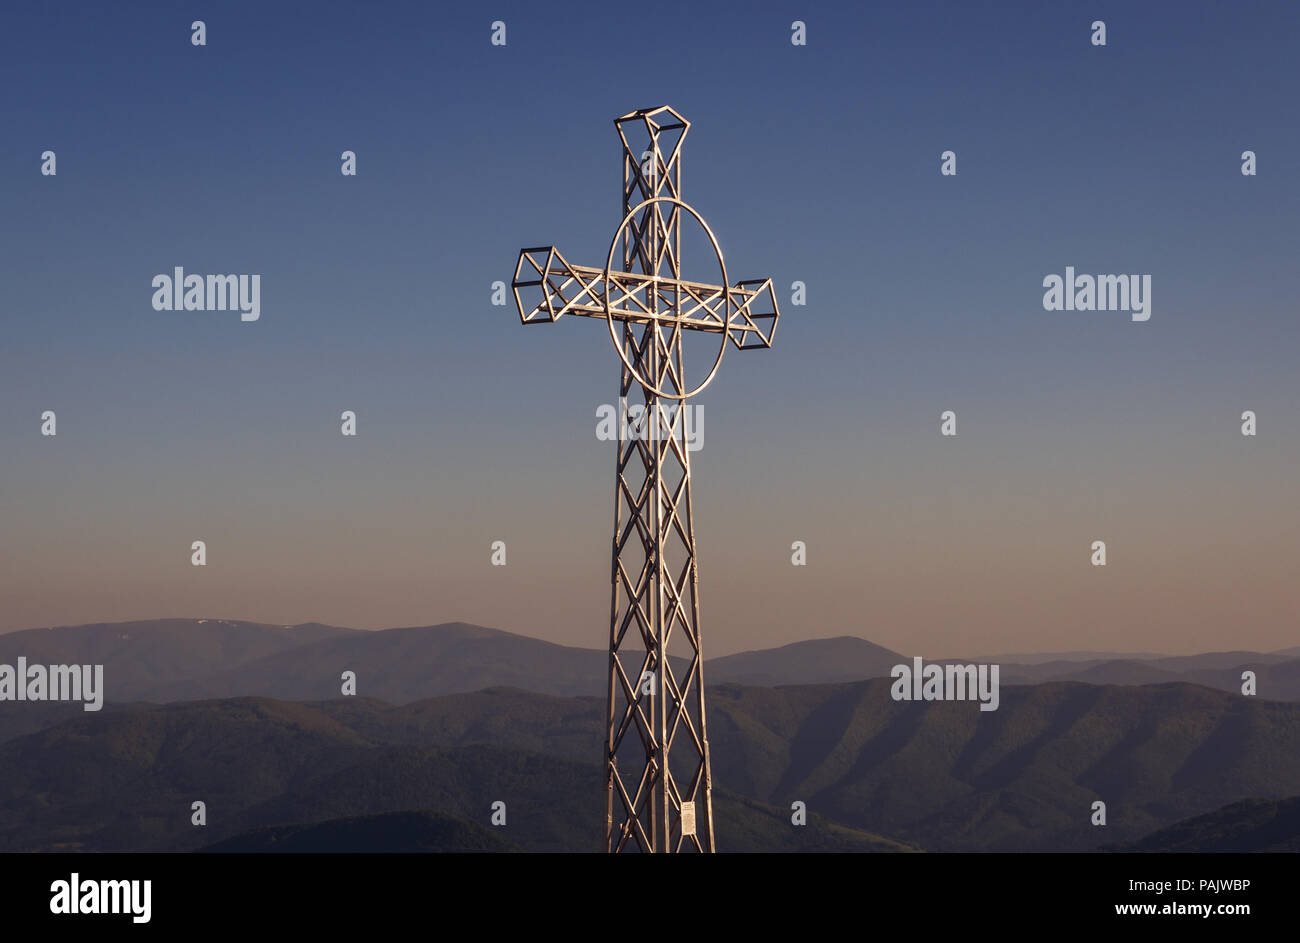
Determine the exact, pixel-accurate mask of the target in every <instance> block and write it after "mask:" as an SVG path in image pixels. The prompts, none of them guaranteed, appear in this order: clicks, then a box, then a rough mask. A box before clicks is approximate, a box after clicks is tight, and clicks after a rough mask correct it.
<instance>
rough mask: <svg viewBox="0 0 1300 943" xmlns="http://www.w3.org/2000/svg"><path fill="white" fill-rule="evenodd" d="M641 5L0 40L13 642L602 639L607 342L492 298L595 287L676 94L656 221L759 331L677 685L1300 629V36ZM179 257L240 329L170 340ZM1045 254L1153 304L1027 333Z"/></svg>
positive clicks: (4, 449) (1035, 316)
mask: <svg viewBox="0 0 1300 943" xmlns="http://www.w3.org/2000/svg"><path fill="white" fill-rule="evenodd" d="M888 6H892V7H895V8H894V9H889V8H886V7H888ZM629 9H632V8H629V7H627V6H626V5H620V4H609V3H587V4H574V3H569V2H564V3H557V4H536V3H498V4H496V5H495V6H494V7H493V8H492V9H491V10H487V8H484V7H482V6H481V5H477V4H431V3H410V4H384V5H382V6H381V5H378V4H365V3H357V4H337V3H334V4H315V3H312V4H306V3H304V4H297V5H290V4H285V3H274V4H220V3H210V4H204V5H203V9H202V10H198V9H197V8H193V9H192V8H191V7H188V6H187V7H183V8H182V7H178V6H176V5H175V4H172V3H160V4H128V5H112V6H109V5H105V4H85V5H67V4H57V3H53V4H44V5H42V7H41V9H40V10H39V11H38V12H33V11H32V10H25V11H23V12H15V11H6V12H5V14H4V15H3V23H0V116H2V126H3V136H2V137H0V221H2V223H0V240H2V241H0V248H2V249H3V253H2V255H0V259H2V261H0V265H2V266H3V276H4V284H5V293H4V294H5V297H4V302H3V307H2V308H0V318H2V320H3V340H2V341H0V629H6V630H7V629H16V628H25V627H30V626H40V625H55V624H69V623H81V622H91V621H109V620H118V619H139V618H155V617H164V616H188V617H213V618H240V619H252V620H258V621H266V622H277V623H294V622H304V621H310V620H316V621H322V622H331V623H336V624H342V625H351V626H358V627H366V628H379V627H388V626H394V625H413V624H428V623H434V622H441V621H448V620H456V619H459V620H465V621H471V622H477V623H481V624H484V625H491V626H496V627H499V628H503V629H507V630H510V631H515V632H520V633H524V634H529V635H535V636H540V637H543V638H547V639H551V640H555V641H559V642H564V643H569V644H580V645H587V646H591V647H602V646H603V645H604V644H605V642H606V639H607V633H608V625H607V620H608V612H609V577H608V574H609V563H608V548H609V539H610V535H609V528H610V526H611V519H612V505H613V472H614V468H613V466H614V458H615V456H614V450H615V447H614V445H612V444H611V443H608V442H602V441H598V440H597V438H596V434H595V429H596V409H597V407H598V406H600V405H601V404H604V403H612V402H613V401H614V398H615V396H616V394H617V380H618V368H617V360H616V358H615V355H614V352H613V350H612V349H611V346H610V342H609V338H608V335H607V333H606V331H605V329H604V326H603V325H601V324H598V323H595V322H592V321H589V320H583V319H578V318H572V319H565V320H562V321H561V322H559V323H558V324H554V325H547V326H539V327H529V328H528V329H524V328H523V327H521V326H520V325H519V323H518V319H517V316H516V314H515V312H514V310H513V308H500V307H493V306H492V304H491V303H490V293H491V289H490V286H491V283H492V282H493V281H494V280H497V279H504V280H509V278H510V276H511V274H512V272H513V267H514V262H515V257H516V253H517V251H518V249H519V248H520V247H521V246H531V245H546V244H551V243H553V244H555V245H557V246H559V247H560V248H561V250H562V251H563V252H564V254H565V255H566V257H567V258H569V259H570V260H571V261H574V262H578V263H585V264H603V261H604V256H605V253H606V251H607V248H608V245H609V240H610V238H611V236H612V234H613V231H614V228H615V226H616V225H617V223H618V213H619V182H620V165H619V153H620V152H619V144H618V138H617V136H616V134H615V132H614V128H613V125H612V121H611V119H613V118H614V117H616V116H617V115H620V114H622V113H625V112H627V111H630V110H632V109H634V108H638V107H645V106H653V105H658V104H671V105H673V106H674V107H676V108H677V109H678V110H679V111H681V112H682V113H683V114H684V115H685V116H686V117H687V118H689V119H690V120H691V121H692V122H693V125H694V126H693V127H692V129H691V131H690V133H689V136H688V137H687V139H686V142H685V157H684V175H685V195H686V198H687V199H688V200H690V201H691V202H692V203H693V204H694V205H695V206H696V207H697V208H698V209H699V210H700V211H701V213H702V214H703V215H704V217H705V218H706V219H707V220H708V221H709V223H710V225H711V226H712V227H713V230H714V231H715V232H716V233H717V235H718V237H719V239H720V241H721V243H722V247H723V249H724V251H725V252H726V257H727V264H728V268H729V271H730V274H731V277H732V279H733V280H735V279H740V278H748V277H755V276H763V275H771V276H773V278H774V279H775V280H776V283H777V286H778V288H779V289H781V292H782V294H781V298H782V304H783V317H782V321H781V324H780V327H779V329H778V332H777V335H776V343H775V346H774V347H773V349H771V350H768V351H759V352H753V353H744V354H738V353H737V352H736V351H734V350H733V351H731V352H730V353H729V354H728V355H727V356H726V358H724V361H723V364H722V369H721V371H720V373H719V377H718V379H717V381H716V382H715V383H714V384H713V385H712V386H711V387H710V388H709V389H708V390H707V391H706V392H705V393H704V394H703V395H702V396H701V397H700V398H699V400H698V402H700V403H701V404H702V405H703V408H704V424H703V448H702V450H701V451H699V452H696V453H695V454H694V456H693V461H694V470H695V488H696V506H697V515H696V530H697V535H698V539H699V552H700V560H701V571H700V573H701V599H702V613H703V630H704V648H705V652H706V654H715V655H717V654H724V653H728V652H733V651H737V650H742V649H747V648H757V647H765V646H769V645H776V644H783V643H786V642H790V641H794V640H798V639H803V638H813V637H822V636H829V635H858V636H862V637H865V638H869V639H872V640H873V641H876V642H879V643H881V644H884V645H887V646H889V647H891V648H894V649H897V650H899V651H902V652H905V653H907V654H909V655H913V654H920V655H924V656H927V657H937V656H942V655H949V654H971V653H981V652H990V651H1007V650H1019V651H1027V650H1038V651H1041V650H1063V649H1109V650H1163V651H1169V652H1191V651H1201V650H1209V649H1228V648H1256V649H1276V648H1281V647H1285V646H1290V645H1297V644H1300V629H1298V628H1297V608H1298V607H1297V601H1296V600H1297V589H1296V585H1297V560H1298V559H1300V509H1298V508H1300V504H1298V502H1297V500H1296V499H1297V494H1296V490H1297V489H1296V481H1297V467H1298V460H1300V415H1298V411H1300V397H1298V396H1297V392H1298V391H1300V381H1297V377H1296V366H1297V358H1298V356H1300V331H1298V330H1297V325H1296V317H1297V313H1296V302H1295V288H1296V278H1295V273H1296V271H1297V254H1298V253H1300V239H1298V238H1297V237H1298V235H1300V214H1298V212H1297V211H1298V210H1300V133H1298V132H1297V125H1296V121H1295V103H1296V101H1297V93H1298V92H1300V69H1297V68H1296V64H1295V63H1296V59H1295V55H1296V52H1295V51H1296V49H1297V48H1300V6H1297V5H1296V4H1289V3H1288V4H1283V3H1238V2H1234V3H1226V2H1225V3H1212V4H1207V3H1181V2H1180V3H1144V4H1132V3H1106V2H1096V0H1094V2H1088V3H1051V4H1043V3H1024V4H970V3H960V2H952V3H945V4H924V3H907V4H901V3H900V4H893V5H885V4H871V5H867V4H854V5H852V6H851V8H849V5H845V4H819V3H809V2H803V0H801V2H796V3H781V4H773V3H751V4H744V5H739V4H736V5H726V6H725V7H724V6H723V5H722V4H708V3H699V2H692V3H682V4H673V3H668V4H654V5H653V6H651V7H645V8H644V9H645V11H646V13H647V15H648V14H649V12H650V11H651V10H654V11H660V10H662V11H664V12H663V13H662V14H661V15H656V16H654V17H649V16H647V18H648V20H650V22H651V32H650V33H649V34H648V35H647V36H646V38H644V39H643V40H640V41H634V39H633V37H634V36H635V35H636V33H635V26H634V24H633V23H632V21H631V19H630V17H629V14H628V12H627V11H628V10H629ZM742 11H743V12H742ZM197 17H202V18H204V19H205V21H206V26H207V46H206V47H202V48H196V47H194V46H192V45H191V43H190V21H191V20H193V19H195V18H197ZM493 19H501V20H504V21H505V22H506V24H507V45H506V46H504V47H494V46H492V45H491V44H490V43H489V37H490V23H491V21H492V20H493ZM795 19H801V20H804V21H805V22H806V24H807V36H808V45H807V46H806V47H802V48H801V47H795V46H792V45H791V43H790V35H791V31H790V24H791V22H792V21H793V20H795ZM1094 19H1102V20H1105V21H1106V24H1107V31H1108V35H1107V39H1108V45H1107V46H1105V47H1104V48H1099V47H1094V46H1093V45H1092V44H1091V43H1090V40H1089V37H1090V29H1089V26H1090V24H1091V22H1092V21H1093V20H1094ZM948 149H952V150H953V151H955V152H956V154H957V167H958V173H957V176H956V177H943V176H941V175H940V173H939V169H940V154H941V152H943V151H944V150H948ZM1247 149H1250V150H1254V151H1255V152H1256V154H1257V160H1258V168H1259V173H1258V176H1255V177H1245V176H1242V174H1241V173H1240V166H1241V159H1240V155H1241V153H1242V151H1243V150H1247ZM45 150H53V151H55V152H56V154H57V168H58V173H57V176H54V177H45V176H42V175H41V174H40V172H39V169H40V155H41V153H42V152H43V151H45ZM344 150H353V151H355V152H356V155H357V170H358V175H357V176H356V177H344V176H342V175H341V174H340V172H339V170H340V154H341V152H342V151H344ZM175 266H183V267H184V268H185V270H186V271H187V272H190V273H200V274H225V273H258V274H260V275H261V276H262V279H261V286H262V287H261V317H260V319H259V320H258V321H256V322H250V323H244V322H241V320H240V318H239V316H238V314H237V313H231V312H202V311H190V312H185V311H179V312H177V311H161V312H159V311H155V310H153V308H152V306H151V298H152V295H153V289H152V288H151V281H152V279H153V277H154V275H156V274H159V273H168V274H170V273H171V272H172V269H173V268H174V267H175ZM1066 266H1073V267H1074V268H1075V269H1076V270H1077V271H1078V272H1087V273H1092V274H1097V273H1147V274H1150V275H1151V276H1152V283H1153V287H1152V295H1153V298H1152V301H1153V305H1152V316H1151V319H1150V320H1149V321H1147V322H1145V323H1134V322H1132V321H1131V320H1130V319H1129V316H1128V315H1127V314H1126V313H1124V312H1080V311H1045V310H1044V309H1043V303H1042V298H1043V288H1042V280H1043V278H1044V276H1046V275H1048V274H1051V273H1057V274H1062V273H1064V270H1065V267H1066ZM794 280H800V281H803V282H805V283H806V284H807V305H806V306H804V307H795V306H791V305H790V304H789V297H790V295H789V287H790V284H791V282H792V281H794ZM347 409H350V410H354V411H355V412H356V413H357V415H358V431H359V434H358V436H357V437H356V438H345V437H343V436H342V435H340V430H339V415H340V413H341V412H342V411H343V410H347ZM949 409H951V410H953V411H955V412H956V414H957V417H958V435H957V437H956V438H951V439H946V438H942V437H941V436H940V435H939V416H940V413H941V412H942V411H944V410H949ZM1247 409H1249V410H1254V411H1256V413H1257V414H1258V417H1259V435H1258V436H1257V437H1255V438H1253V439H1252V438H1245V437H1243V436H1242V435H1241V434H1240V424H1241V420H1240V416H1241V413H1242V411H1243V410H1247ZM45 410H54V411H55V412H56V413H57V417H58V435H57V436H56V437H54V438H47V437H42V436H41V435H40V416H41V413H42V412H43V411H45ZM197 539H201V540H204V541H206V543H207V547H208V565H207V566H206V567H201V568H199V567H192V566H191V565H190V544H191V542H192V541H193V540H197ZM494 540H504V541H505V542H506V545H507V549H508V565H507V566H505V567H493V566H492V565H491V564H490V552H489V545H490V544H491V542H492V541H494ZM794 540H803V541H805V542H806V543H807V546H808V565H807V566H806V567H794V566H792V565H791V563H790V555H791V550H790V545H791V542H792V541H794ZM1094 540H1105V541H1106V543H1107V547H1108V565H1107V566H1106V567H1105V568H1097V567H1093V566H1092V565H1090V560H1089V558H1090V553H1091V551H1090V545H1091V543H1092V541H1094Z"/></svg>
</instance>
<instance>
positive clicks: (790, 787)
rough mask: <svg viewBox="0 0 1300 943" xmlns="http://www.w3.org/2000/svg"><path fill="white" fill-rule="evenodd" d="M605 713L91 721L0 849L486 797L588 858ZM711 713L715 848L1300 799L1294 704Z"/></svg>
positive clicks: (955, 846)
mask: <svg viewBox="0 0 1300 943" xmlns="http://www.w3.org/2000/svg"><path fill="white" fill-rule="evenodd" d="M604 708H605V705H604V700H603V699H602V698H592V697H581V698H573V697H560V696H554V695H544V694H537V693H533V692H526V691H520V690H515V689H493V690H487V691H480V692H476V693H472V694H456V695H447V696H443V697H437V698H430V699H426V700H423V701H418V702H415V703H410V704H405V705H389V704H385V703H383V702H381V701H377V700H374V699H371V698H362V697H355V698H353V697H346V698H337V699H335V700H332V701H326V702H317V703H295V702H286V701H276V700H269V699H265V698H238V699H230V700H218V701H205V702H184V703H176V704H169V705H164V706H151V705H139V706H135V707H119V708H118V709H117V710H112V711H109V710H105V711H103V712H101V713H98V714H83V715H82V716H79V717H75V718H73V719H71V720H66V721H63V722H61V723H59V724H57V725H55V726H53V727H50V728H48V729H46V730H42V731H38V732H36V733H32V734H27V735H25V736H21V737H16V738H14V739H12V740H10V741H8V742H7V743H4V744H0V769H3V770H5V771H6V772H5V776H4V777H2V778H0V851H52V850H61V849H62V850H87V851H89V850H101V851H110V850H151V851H177V850H180V851H183V850H193V849H197V848H200V847H205V846H208V845H211V844H213V843H216V842H221V841H225V840H227V839H235V838H238V837H240V836H246V838H245V839H243V840H247V841H250V842H258V841H261V842H265V841H268V840H270V839H268V837H267V836H268V835H274V834H278V833H267V832H265V831H262V830H265V829H268V828H278V827H284V826H308V825H317V824H320V823H325V822H331V821H335V820H341V819H356V818H359V817H366V816H374V815H380V814H383V813H388V812H398V811H421V812H431V813H438V814H441V815H445V816H451V817H452V818H454V819H457V820H460V821H462V822H465V823H472V824H475V825H480V826H486V825H487V823H488V820H489V815H490V809H491V805H492V803H493V802H494V801H497V800H501V801H504V802H506V803H507V808H508V825H507V826H506V827H505V828H504V829H493V830H492V831H493V833H494V834H498V837H501V838H502V839H503V840H505V841H507V842H509V843H510V844H511V845H513V846H516V847H518V848H521V849H525V850H532V851H546V850H553V851H554V850H564V851H576V850H588V849H591V848H594V847H596V846H597V845H598V843H599V837H598V832H597V829H598V827H599V819H600V816H599V813H598V808H599V805H600V802H601V796H602V789H601V786H602V776H601V772H600V769H599V765H598V764H599V759H598V758H599V756H600V751H601V740H602V734H603V717H604ZM708 709H709V725H710V726H709V736H710V742H711V746H712V748H713V778H714V784H715V796H716V818H717V822H718V825H717V828H718V834H719V836H720V837H719V842H720V844H721V845H722V847H723V850H732V851H741V850H743V851H759V850H836V849H838V850H907V849H910V848H923V849H926V850H932V851H942V850H991V851H1046V850H1051V851H1068V850H1085V849H1092V848H1097V847H1098V846H1100V845H1103V844H1114V843H1123V842H1129V841H1136V840H1138V839H1141V838H1142V837H1143V836H1146V835H1148V834H1150V833H1151V832H1153V831H1155V830H1157V829H1161V828H1166V827H1168V826H1171V825H1174V824H1175V823H1177V822H1179V821H1180V820H1183V819H1187V818H1189V817H1192V816H1197V815H1201V814H1204V813H1207V812H1211V811H1213V810H1215V809H1219V808H1221V807H1223V806H1225V805H1228V804H1229V803H1233V802H1237V801H1240V800H1242V799H1246V798H1262V799H1283V798H1286V797H1288V796H1293V795H1296V794H1297V793H1298V792H1300V704H1288V703H1278V702H1270V701H1264V700H1257V699H1252V698H1243V697H1241V696H1239V695H1231V694H1227V693H1224V692H1219V691H1212V690H1209V689H1206V688H1203V687H1198V686H1194V685H1189V684H1184V683H1172V684H1164V685H1154V686H1146V687H1120V686H1090V685H1084V684H1077V683H1064V684H1063V683H1052V684H1043V685H1038V686H1033V687H1009V688H1004V689H1003V691H1002V698H1001V706H1000V708H999V709H998V710H997V711H993V712H981V711H979V710H978V709H977V708H976V707H975V705H974V704H972V703H969V702H937V701H936V702H911V703H908V702H896V701H893V700H892V699H891V698H890V697H889V681H888V680H887V679H876V680H873V681H866V682H854V683H849V684H831V685H795V686H787V687H781V688H762V687H749V686H742V685H734V684H724V683H718V684H714V685H712V686H711V688H710V697H709V703H708ZM196 800H202V801H204V802H205V803H206V805H207V810H208V824H207V826H206V827H204V828H197V827H194V826H193V825H191V824H190V815H191V811H190V810H191V803H192V802H194V801H196ZM1096 800H1102V801H1104V802H1106V804H1107V810H1108V824H1107V825H1106V826H1105V827H1104V828H1100V827H1094V826H1092V825H1090V823H1089V818H1090V814H1091V805H1092V803H1093V802H1094V801H1096ZM795 801H802V802H804V803H806V806H807V809H808V812H809V823H808V825H806V826H802V827H797V826H793V825H792V824H791V822H790V807H791V803H793V802H795ZM471 832H473V830H471ZM285 834H288V833H285ZM318 834H320V833H318ZM475 834H477V833H476V832H473V834H471V833H466V834H465V835H463V836H461V837H460V838H456V839H455V841H461V840H464V841H471V840H477V839H476V838H474V835H475ZM259 835H260V836H261V837H257V836H259ZM300 840H302V841H309V840H313V839H311V836H310V835H308V836H307V837H305V838H303V839H300ZM430 840H431V841H432V840H433V839H432V838H431V839H430ZM365 841H366V839H364V837H358V838H357V842H358V843H360V845H364V844H365Z"/></svg>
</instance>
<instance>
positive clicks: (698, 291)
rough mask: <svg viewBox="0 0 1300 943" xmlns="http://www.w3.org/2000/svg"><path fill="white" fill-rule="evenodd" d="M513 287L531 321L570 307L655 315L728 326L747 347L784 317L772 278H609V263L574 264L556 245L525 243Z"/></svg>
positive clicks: (703, 326)
mask: <svg viewBox="0 0 1300 943" xmlns="http://www.w3.org/2000/svg"><path fill="white" fill-rule="evenodd" d="M511 287H512V288H513V289H514V294H515V304H516V305H517V306H518V308H519V319H520V320H521V321H522V322H523V323H524V324H536V323H539V322H542V323H549V322H551V321H555V320H558V319H559V318H560V317H561V316H563V315H566V314H575V315H578V316H580V317H585V318H600V319H602V320H603V319H604V318H605V316H606V311H608V314H609V317H611V318H613V319H614V320H617V321H630V322H634V323H637V324H648V323H650V322H652V321H653V322H658V323H659V324H660V325H663V326H668V327H671V326H674V325H679V326H680V327H682V328H685V329H689V330H694V331H703V332H705V333H709V334H721V333H723V332H724V331H725V332H726V333H727V336H728V337H729V338H730V339H731V342H732V343H733V344H735V345H736V347H738V348H740V349H741V350H748V349H751V348H755V347H770V346H771V345H772V334H773V333H774V332H775V330H776V322H777V319H778V318H779V317H780V312H779V311H778V310H777V306H776V294H775V292H774V291H773V289H772V280H771V279H770V278H763V279H751V280H747V281H741V282H737V283H736V284H735V285H733V286H731V287H730V288H726V289H724V288H723V286H721V285H708V284H704V283H702V282H692V281H687V280H685V279H678V278H658V277H655V276H653V275H643V274H640V273H637V272H610V273H609V280H608V284H606V279H605V270H604V269H599V268H591V267H589V266H585V265H570V264H569V263H568V262H567V261H566V260H565V259H564V257H563V256H562V255H560V253H559V250H557V249H556V248H555V247H554V246H543V247H540V248H535V249H523V250H521V251H520V253H519V263H518V265H516V266H515V278H514V281H513V282H512V283H511ZM521 290H522V291H523V292H524V293H526V294H527V295H528V297H529V301H525V299H524V295H523V294H521ZM607 292H608V296H609V298H608V300H609V305H608V308H606V304H605V301H606V293H607ZM539 298H540V300H536V302H535V303H532V304H530V303H529V302H530V301H534V300H535V299H539ZM728 301H730V305H728ZM728 309H730V310H728Z"/></svg>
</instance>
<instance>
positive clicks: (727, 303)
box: [602, 196, 731, 400]
mask: <svg viewBox="0 0 1300 943" xmlns="http://www.w3.org/2000/svg"><path fill="white" fill-rule="evenodd" d="M654 203H671V204H673V205H674V206H676V207H678V208H680V209H684V210H686V212H688V213H690V214H691V215H692V216H694V217H695V221H696V222H697V223H699V224H700V228H702V229H703V230H704V232H705V234H706V235H707V236H708V237H709V241H710V242H711V243H712V244H713V253H714V255H716V256H717V257H718V268H720V269H722V303H723V311H724V314H725V317H724V319H723V322H722V344H721V345H720V346H719V347H718V356H717V359H715V360H714V361H713V369H712V370H710V371H709V375H708V376H707V377H705V378H704V380H703V382H701V383H700V385H699V386H697V387H696V388H695V389H693V390H691V391H690V392H689V393H669V392H667V391H666V390H661V389H659V387H657V386H655V385H654V384H653V383H650V382H648V381H647V380H646V378H645V377H643V376H642V375H641V373H640V371H638V370H637V368H636V367H634V366H632V361H631V360H629V359H628V356H627V354H626V352H625V351H624V350H623V344H622V343H621V342H620V341H619V339H618V336H617V335H616V334H615V333H614V319H613V318H612V317H610V303H609V276H610V273H611V271H613V266H614V250H615V249H617V248H618V241H619V239H620V238H621V237H622V235H623V230H624V229H626V228H627V225H628V223H630V222H631V221H632V220H633V218H634V217H635V216H636V215H637V214H638V213H640V212H641V211H642V210H644V209H645V208H646V207H648V206H650V205H651V204H654ZM655 277H656V278H657V277H658V276H657V275H656V276H655ZM602 284H603V286H604V295H605V324H606V325H607V326H608V327H609V339H610V340H611V341H613V342H614V350H615V351H617V352H618V356H619V359H620V360H622V361H623V366H624V367H626V368H627V371H628V373H630V374H632V376H633V377H635V378H636V381H637V382H638V383H640V384H641V387H642V388H643V389H645V390H646V391H648V392H650V393H653V394H654V395H655V396H662V397H664V398H665V399H681V400H684V399H689V398H690V397H692V396H694V395H695V394H696V393H698V392H700V390H702V389H704V388H705V387H706V386H708V385H709V384H710V383H711V382H712V381H713V377H714V376H715V375H716V374H717V372H718V367H719V366H721V365H722V355H723V354H724V353H725V352H726V350H727V340H728V339H729V334H728V330H729V328H730V327H731V287H730V285H729V284H728V281H727V263H726V262H725V261H724V260H723V258H722V249H721V248H720V247H719V246H718V239H717V237H716V236H714V235H713V230H712V229H710V228H709V224H708V223H706V222H705V221H704V217H702V216H701V215H700V214H699V213H697V212H696V211H695V210H694V209H693V208H692V207H691V206H690V204H688V203H684V202H682V201H681V200H678V199H675V198H674V197H668V196H656V197H651V198H650V199H648V200H645V201H644V202H642V203H641V204H639V205H638V206H636V207H634V208H633V209H632V210H631V211H630V212H629V213H628V214H627V216H625V217H624V218H623V222H622V223H620V224H619V227H618V229H617V230H615V231H614V241H613V242H611V243H610V245H609V256H608V257H607V258H606V261H605V276H604V280H603V283H602ZM649 317H650V318H651V322H652V325H653V326H654V328H655V330H656V331H658V330H659V321H658V318H655V317H654V316H653V315H649ZM656 340H657V338H656ZM683 379H685V378H684V377H683Z"/></svg>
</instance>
